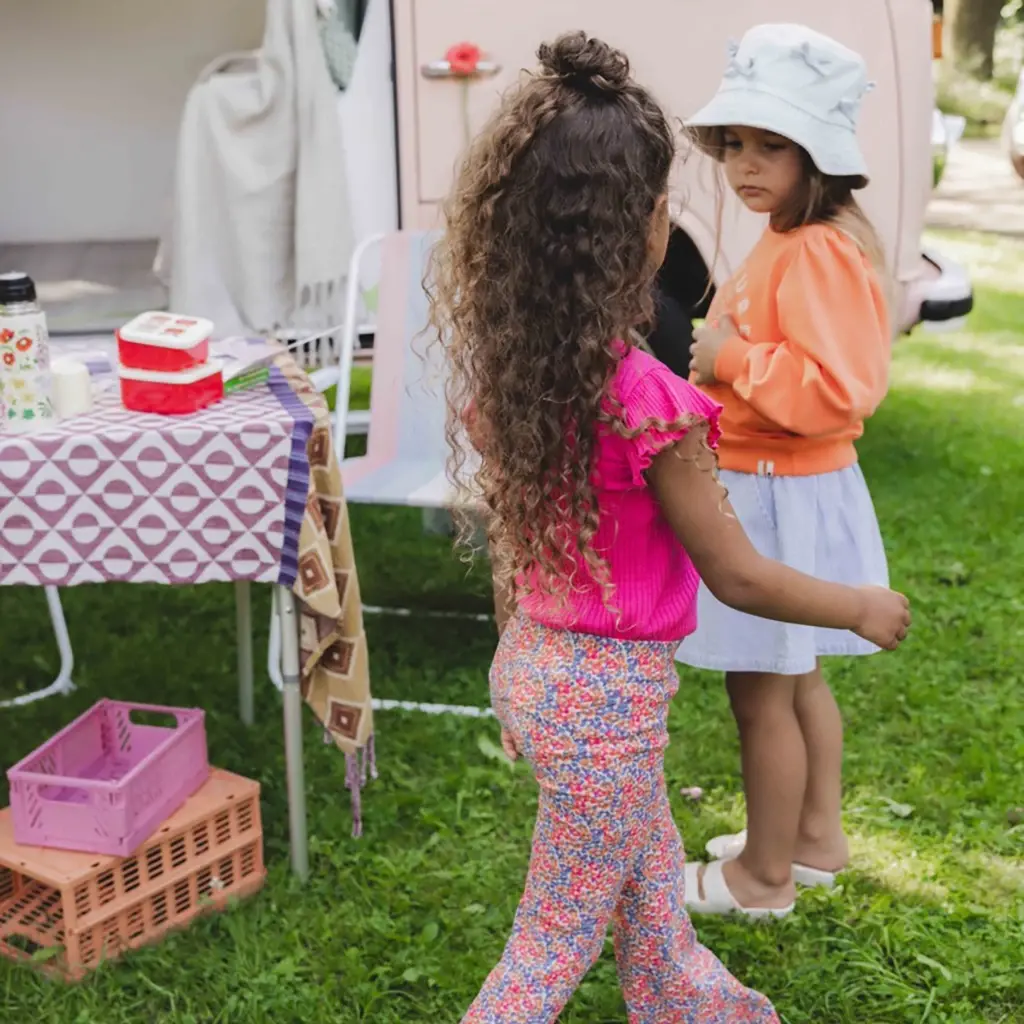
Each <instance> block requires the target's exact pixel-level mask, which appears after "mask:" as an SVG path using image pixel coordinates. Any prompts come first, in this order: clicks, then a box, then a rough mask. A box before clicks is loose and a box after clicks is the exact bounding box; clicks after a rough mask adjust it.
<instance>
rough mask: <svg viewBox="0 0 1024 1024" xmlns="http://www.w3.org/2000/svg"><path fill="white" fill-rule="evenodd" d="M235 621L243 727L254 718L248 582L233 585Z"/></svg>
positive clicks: (240, 711) (250, 604) (250, 606)
mask: <svg viewBox="0 0 1024 1024" xmlns="http://www.w3.org/2000/svg"><path fill="white" fill-rule="evenodd" d="M235 620H236V623H237V632H238V715H239V717H240V718H241V719H242V724H243V725H252V723H253V721H254V720H255V717H256V712H255V707H254V703H253V671H252V587H251V586H250V584H249V581H248V580H238V581H237V582H236V583H235Z"/></svg>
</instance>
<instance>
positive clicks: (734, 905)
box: [684, 860, 796, 921]
mask: <svg viewBox="0 0 1024 1024" xmlns="http://www.w3.org/2000/svg"><path fill="white" fill-rule="evenodd" d="M724 863H725V861H722V860H713V861H712V862H711V863H710V864H708V865H707V866H706V867H705V868H704V879H703V883H704V896H703V898H702V897H701V895H700V889H701V878H700V869H701V865H700V864H687V865H686V868H685V875H684V878H685V881H686V906H687V908H688V909H689V910H690V912H691V913H694V914H718V915H722V916H724V915H728V914H739V915H741V916H742V917H749V918H751V919H753V920H755V921H763V920H766V919H770V918H781V917H788V916H789V915H790V914H792V913H793V908H794V907H795V906H796V904H795V903H790V904H789V906H788V907H744V906H741V905H740V904H739V903H738V902H737V900H736V897H735V896H733V894H732V893H731V892H730V891H729V886H728V884H727V883H726V881H725V875H723V874H722V865H723V864H724Z"/></svg>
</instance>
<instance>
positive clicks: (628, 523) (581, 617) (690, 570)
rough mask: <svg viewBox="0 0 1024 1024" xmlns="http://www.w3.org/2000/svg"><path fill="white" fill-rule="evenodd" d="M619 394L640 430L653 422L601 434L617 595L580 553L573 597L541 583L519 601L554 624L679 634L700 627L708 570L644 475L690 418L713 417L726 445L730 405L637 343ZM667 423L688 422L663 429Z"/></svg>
mask: <svg viewBox="0 0 1024 1024" xmlns="http://www.w3.org/2000/svg"><path fill="white" fill-rule="evenodd" d="M612 392H613V394H614V395H615V397H617V399H618V401H619V402H620V403H621V406H622V409H623V412H624V415H625V421H626V425H627V427H629V428H630V430H633V429H635V428H637V427H639V426H641V425H642V424H645V423H652V425H651V426H649V427H648V429H646V430H645V431H644V432H643V433H642V434H641V435H640V436H639V437H637V438H636V439H635V440H632V441H630V440H626V439H625V438H623V437H620V436H619V435H618V434H616V433H614V432H613V431H611V430H610V429H608V428H607V427H604V426H602V427H601V428H600V433H599V435H598V449H597V456H596V463H595V468H596V472H595V474H594V482H595V487H596V490H597V495H596V496H597V507H598V530H597V534H596V536H595V538H594V549H595V550H596V551H598V552H599V553H600V554H602V555H603V556H604V558H605V560H606V561H607V563H608V567H609V569H610V572H611V580H612V585H613V590H612V592H611V595H610V601H608V602H607V603H606V601H605V597H604V594H603V593H602V590H601V587H600V585H599V584H598V583H597V581H596V580H595V579H594V577H593V575H592V574H591V573H590V571H589V570H588V568H587V566H586V564H585V562H584V561H583V559H582V558H581V557H579V556H577V557H575V559H574V562H575V566H576V573H575V581H574V587H573V589H572V591H571V592H570V593H569V595H568V596H567V598H566V599H565V600H564V601H562V602H558V601H555V600H553V599H552V598H550V597H548V596H546V595H544V594H542V593H540V592H539V591H537V590H534V591H533V592H532V593H529V594H523V595H521V597H520V600H519V607H520V609H521V610H522V611H523V612H524V613H525V614H526V615H528V616H529V617H530V618H531V619H533V620H534V621H535V622H539V623H541V624H542V625H545V626H549V627H552V628H554V629H571V630H573V631H574V632H578V633H590V634H593V635H596V636H605V637H614V638H616V639H621V640H656V641H668V642H678V641H680V640H682V639H683V638H684V637H686V636H689V635H690V634H691V633H692V632H693V631H694V630H695V629H696V628H697V587H698V585H699V583H700V578H699V576H698V575H697V570H696V569H695V568H694V565H693V562H691V561H690V557H689V555H687V553H686V550H685V549H684V548H683V546H682V544H680V543H679V541H678V539H677V538H676V535H675V533H674V532H673V530H672V527H671V526H670V525H669V523H668V520H666V518H665V516H664V515H663V514H662V511H661V507H660V506H659V504H658V502H657V499H656V498H655V496H654V493H653V491H652V490H651V489H650V487H649V486H648V484H647V479H646V477H645V476H644V473H645V472H646V470H647V469H648V468H649V466H650V465H651V461H652V460H653V458H654V456H655V455H657V454H658V453H659V452H660V451H662V450H663V449H665V448H667V447H669V446H671V445H673V444H674V443H675V442H677V441H678V440H679V439H680V438H682V437H684V436H685V435H686V433H687V430H688V429H690V426H688V425H687V424H689V425H692V424H694V423H695V422H704V423H707V424H708V425H709V431H708V442H709V443H710V444H711V445H715V444H717V441H718V434H719V431H718V417H719V413H720V412H721V409H722V407H721V406H720V405H718V404H717V403H716V402H714V401H712V400H711V399H710V398H708V397H707V396H706V395H704V394H703V393H702V392H700V391H698V390H697V388H695V387H693V386H692V385H691V384H689V383H688V382H687V381H685V380H683V379H682V378H680V377H677V376H676V375H675V374H674V373H672V371H671V370H669V369H668V368H667V367H666V366H664V365H663V364H662V363H660V362H658V360H657V359H655V358H654V357H653V356H650V355H648V354H647V353H646V352H643V351H641V350H639V349H635V348H630V349H629V350H628V351H626V353H625V354H624V355H623V358H622V361H621V362H620V364H619V367H618V370H617V372H616V375H615V379H614V381H613V382H612ZM654 424H657V425H654ZM664 424H670V425H672V424H678V425H676V426H672V427H671V429H668V430H664V429H660V427H661V426H663V425H664Z"/></svg>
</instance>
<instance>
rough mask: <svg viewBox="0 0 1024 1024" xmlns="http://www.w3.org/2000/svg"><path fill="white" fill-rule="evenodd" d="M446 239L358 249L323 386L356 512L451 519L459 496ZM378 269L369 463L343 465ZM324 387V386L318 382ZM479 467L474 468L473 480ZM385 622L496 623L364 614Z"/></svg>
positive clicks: (379, 238) (419, 236) (392, 240)
mask: <svg viewBox="0 0 1024 1024" xmlns="http://www.w3.org/2000/svg"><path fill="white" fill-rule="evenodd" d="M438 237H439V236H438V235H437V234H435V233H428V232H407V231H398V232H393V233H391V234H387V235H374V236H371V237H370V238H367V239H365V240H364V241H363V242H362V243H360V245H359V246H358V247H357V248H356V251H355V253H354V254H353V257H352V262H351V265H350V268H349V275H348V295H347V299H346V310H345V319H344V326H343V328H342V336H341V338H340V343H339V348H340V350H341V351H340V358H339V365H338V370H337V376H336V377H335V375H333V374H331V375H326V374H325V375H323V376H322V378H321V380H320V381H318V384H327V385H329V384H336V385H337V398H336V404H335V421H334V444H335V448H336V450H337V452H338V457H339V458H341V459H342V464H341V468H342V476H343V479H344V484H345V499H346V501H347V502H348V503H349V504H366V505H392V506H395V505H398V506H406V507H412V508H421V509H450V508H451V507H452V504H453V502H454V501H455V500H456V491H455V489H454V488H453V486H452V484H451V482H450V481H449V479H448V472H447V464H448V451H449V449H448V442H447V438H446V436H445V410H446V404H445V388H444V385H445V375H446V369H445V360H444V354H443V352H442V351H441V349H440V346H438V345H436V344H432V343H430V342H429V341H428V339H427V337H425V336H424V331H425V330H426V328H427V326H428V318H429V306H428V300H427V296H426V292H425V290H424V287H423V282H424V278H425V276H426V273H427V269H428V261H429V256H430V252H431V249H432V247H433V245H434V244H435V242H436V241H437V238H438ZM374 258H376V259H377V260H379V285H378V300H377V325H376V332H375V335H374V346H373V383H372V385H371V390H370V413H369V425H368V426H369V436H368V437H367V450H366V454H365V455H360V456H356V457H353V458H349V459H346V458H344V454H343V453H344V450H345V438H346V437H347V436H348V434H350V433H352V431H351V429H350V424H351V417H352V412H351V410H350V409H349V400H350V391H351V377H352V368H353V365H354V364H355V358H354V356H355V342H356V338H357V332H358V317H359V310H360V282H361V281H365V264H366V263H367V262H368V261H370V260H372V259H374ZM314 379H316V377H315V378H314ZM472 470H473V464H472V462H469V463H468V464H467V466H466V467H465V472H466V473H467V474H471V473H472ZM363 610H364V611H365V612H369V613H371V614H372V613H377V614H396V615H404V616H409V615H417V616H420V615H425V616H433V617H443V618H450V617H455V618H470V619H474V620H477V621H483V622H486V621H490V620H491V618H492V616H490V615H484V614H479V615H464V614H461V613H452V612H437V611H416V612H413V611H411V610H410V609H385V608H377V607H374V606H366V605H364V608H363ZM280 651H281V643H280V623H279V622H278V620H277V616H276V615H274V614H272V616H271V626H270V644H269V650H268V665H267V667H268V672H269V674H270V677H271V679H272V680H273V682H274V684H275V686H278V687H279V688H280V686H281V685H282V681H281V673H280ZM375 705H376V706H378V707H381V708H391V707H402V708H409V709H415V710H420V711H427V712H433V713H454V714H466V715H471V716H473V717H476V716H479V715H481V714H485V715H486V714H488V713H489V709H482V708H458V707H446V706H435V705H426V704H417V703H411V702H397V703H396V702H393V701H379V702H375Z"/></svg>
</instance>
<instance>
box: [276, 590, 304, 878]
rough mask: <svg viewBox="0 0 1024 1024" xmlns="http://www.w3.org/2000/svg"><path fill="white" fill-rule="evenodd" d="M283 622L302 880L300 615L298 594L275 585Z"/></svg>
mask: <svg viewBox="0 0 1024 1024" xmlns="http://www.w3.org/2000/svg"><path fill="white" fill-rule="evenodd" d="M275 589H276V594H277V602H278V604H277V610H278V615H279V618H280V621H281V669H282V675H283V677H284V692H283V694H282V697H283V702H284V757H285V765H286V766H287V771H288V828H289V835H290V839H291V850H292V870H293V871H294V872H295V874H296V875H298V876H299V878H300V879H302V880H303V881H305V879H306V878H308V877H309V847H308V842H307V838H308V837H307V834H306V782H305V770H304V766H303V761H302V690H301V689H300V680H299V673H300V671H301V667H300V664H299V616H298V614H297V612H296V608H295V597H294V596H293V594H292V592H291V590H289V589H288V588H287V587H281V586H278V587H276V588H275Z"/></svg>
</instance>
